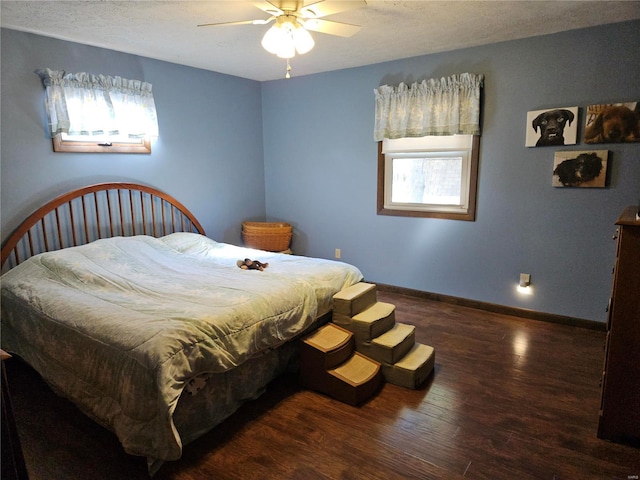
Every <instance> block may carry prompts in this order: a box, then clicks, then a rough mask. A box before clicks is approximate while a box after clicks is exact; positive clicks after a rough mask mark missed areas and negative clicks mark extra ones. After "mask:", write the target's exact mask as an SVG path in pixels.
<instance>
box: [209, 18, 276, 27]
mask: <svg viewBox="0 0 640 480" xmlns="http://www.w3.org/2000/svg"><path fill="white" fill-rule="evenodd" d="M275 18H276V17H270V18H267V19H266V20H241V21H239V22H220V23H202V24H200V25H198V27H214V26H218V25H266V24H267V23H269V22H271V21H272V20H275Z"/></svg>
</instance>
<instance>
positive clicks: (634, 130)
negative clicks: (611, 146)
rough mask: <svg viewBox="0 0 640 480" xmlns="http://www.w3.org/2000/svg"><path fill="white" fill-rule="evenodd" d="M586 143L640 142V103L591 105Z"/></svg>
mask: <svg viewBox="0 0 640 480" xmlns="http://www.w3.org/2000/svg"><path fill="white" fill-rule="evenodd" d="M584 142H585V143H627V142H640V102H630V103H616V104H608V105H589V106H588V107H587V118H586V120H585V128H584Z"/></svg>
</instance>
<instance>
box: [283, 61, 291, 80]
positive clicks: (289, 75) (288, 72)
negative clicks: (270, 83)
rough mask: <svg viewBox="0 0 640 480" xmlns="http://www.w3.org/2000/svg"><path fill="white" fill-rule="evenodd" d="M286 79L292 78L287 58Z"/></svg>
mask: <svg viewBox="0 0 640 480" xmlns="http://www.w3.org/2000/svg"><path fill="white" fill-rule="evenodd" d="M284 78H291V65H289V59H288V58H287V73H286V74H285V76H284Z"/></svg>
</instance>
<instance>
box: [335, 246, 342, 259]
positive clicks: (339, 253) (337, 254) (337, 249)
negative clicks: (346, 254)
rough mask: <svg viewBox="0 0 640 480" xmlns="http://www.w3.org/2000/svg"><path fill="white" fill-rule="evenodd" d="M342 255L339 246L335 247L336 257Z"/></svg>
mask: <svg viewBox="0 0 640 480" xmlns="http://www.w3.org/2000/svg"><path fill="white" fill-rule="evenodd" d="M341 256H342V252H341V251H340V249H339V248H336V258H340V257H341Z"/></svg>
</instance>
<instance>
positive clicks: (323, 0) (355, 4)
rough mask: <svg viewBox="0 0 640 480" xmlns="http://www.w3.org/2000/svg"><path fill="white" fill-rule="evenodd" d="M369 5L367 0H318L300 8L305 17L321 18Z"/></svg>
mask: <svg viewBox="0 0 640 480" xmlns="http://www.w3.org/2000/svg"><path fill="white" fill-rule="evenodd" d="M366 5H367V2H366V1H365V0H349V1H338V0H317V1H315V2H311V3H309V4H308V5H305V6H304V7H302V8H300V13H301V14H302V16H303V18H320V17H326V16H327V15H333V14H334V13H339V12H344V11H346V10H353V9H354V8H359V7H364V6H366Z"/></svg>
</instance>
